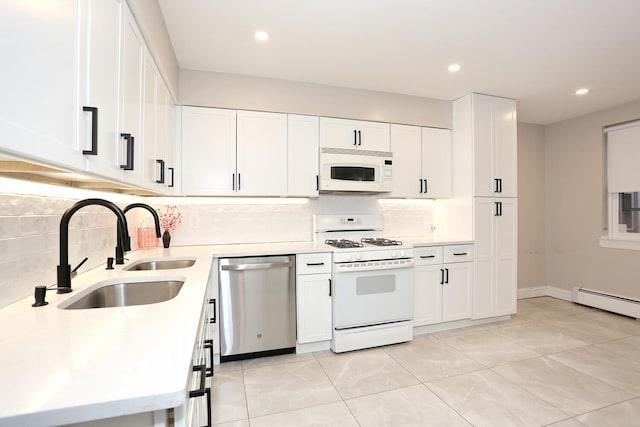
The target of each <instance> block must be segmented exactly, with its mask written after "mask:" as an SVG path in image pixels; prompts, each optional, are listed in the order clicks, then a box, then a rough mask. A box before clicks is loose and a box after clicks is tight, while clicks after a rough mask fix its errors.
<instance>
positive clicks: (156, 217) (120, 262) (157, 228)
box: [116, 203, 162, 264]
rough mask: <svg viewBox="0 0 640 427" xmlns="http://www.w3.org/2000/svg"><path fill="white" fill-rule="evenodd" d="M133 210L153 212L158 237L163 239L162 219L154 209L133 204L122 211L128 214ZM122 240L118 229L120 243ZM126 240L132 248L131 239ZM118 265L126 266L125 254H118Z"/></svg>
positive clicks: (145, 205) (140, 204)
mask: <svg viewBox="0 0 640 427" xmlns="http://www.w3.org/2000/svg"><path fill="white" fill-rule="evenodd" d="M133 208H142V209H146V210H148V211H149V212H151V215H153V221H154V222H155V226H156V237H158V238H160V237H162V233H161V232H160V218H159V217H158V213H157V212H156V211H155V209H153V208H152V207H151V206H149V205H147V204H144V203H131V204H130V205H127V206H126V207H125V208H124V209H123V210H122V212H123V213H125V214H126V213H127V212H129V211H130V210H131V209H133ZM121 239H122V236H121V235H120V228H118V241H120V240H121ZM126 239H127V244H128V245H129V246H131V239H130V237H129V236H127V237H126ZM116 264H124V253H120V254H118V253H117V252H116Z"/></svg>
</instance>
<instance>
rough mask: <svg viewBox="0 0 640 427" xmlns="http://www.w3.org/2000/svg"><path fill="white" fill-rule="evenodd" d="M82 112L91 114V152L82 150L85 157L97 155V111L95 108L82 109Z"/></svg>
mask: <svg viewBox="0 0 640 427" xmlns="http://www.w3.org/2000/svg"><path fill="white" fill-rule="evenodd" d="M82 111H89V112H91V150H82V154H84V155H87V156H97V155H98V109H97V108H96V107H82Z"/></svg>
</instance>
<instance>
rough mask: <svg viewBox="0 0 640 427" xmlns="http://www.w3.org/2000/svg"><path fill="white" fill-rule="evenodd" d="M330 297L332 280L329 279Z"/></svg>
mask: <svg viewBox="0 0 640 427" xmlns="http://www.w3.org/2000/svg"><path fill="white" fill-rule="evenodd" d="M329 296H331V279H329Z"/></svg>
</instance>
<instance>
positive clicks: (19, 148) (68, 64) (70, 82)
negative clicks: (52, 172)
mask: <svg viewBox="0 0 640 427" xmlns="http://www.w3.org/2000/svg"><path fill="white" fill-rule="evenodd" d="M37 6H38V7H36V4H31V3H28V2H20V1H13V2H3V3H2V6H0V40H2V41H1V42H0V44H1V46H2V52H3V57H4V58H5V60H4V61H3V64H2V71H0V76H1V77H2V78H0V93H2V99H3V101H2V102H0V148H2V149H4V150H6V151H8V152H11V153H13V154H17V155H23V156H26V157H31V158H34V159H37V160H42V161H44V162H47V163H52V164H56V165H62V166H66V167H69V168H72V169H77V170H80V169H83V167H84V159H83V156H82V152H81V148H80V147H79V144H78V136H77V132H76V124H77V120H78V116H79V115H78V111H79V106H78V102H77V96H78V70H77V63H78V61H77V53H76V52H77V45H78V33H79V31H78V5H77V2H76V1H64V2H56V3H55V5H54V4H50V3H47V2H45V3H43V4H41V5H40V4H37Z"/></svg>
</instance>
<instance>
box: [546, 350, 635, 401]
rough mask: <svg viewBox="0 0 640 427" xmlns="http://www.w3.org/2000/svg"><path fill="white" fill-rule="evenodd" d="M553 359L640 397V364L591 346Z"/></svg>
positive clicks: (554, 356)
mask: <svg viewBox="0 0 640 427" xmlns="http://www.w3.org/2000/svg"><path fill="white" fill-rule="evenodd" d="M549 357H550V358H551V359H553V360H556V361H558V362H561V363H563V364H565V365H567V366H569V367H571V368H574V369H576V370H578V371H580V372H583V373H585V374H587V375H591V376H593V377H595V378H598V379H599V380H602V381H604V382H606V383H607V384H610V385H612V386H614V387H617V388H619V389H621V390H624V391H626V392H628V393H631V394H633V395H634V396H640V363H638V362H634V361H631V360H628V359H623V358H622V357H618V356H615V355H613V354H611V353H610V352H608V351H606V350H603V349H602V348H599V347H595V346H589V347H584V348H578V349H575V350H570V351H565V352H562V353H557V354H552V355H550V356H549Z"/></svg>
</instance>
